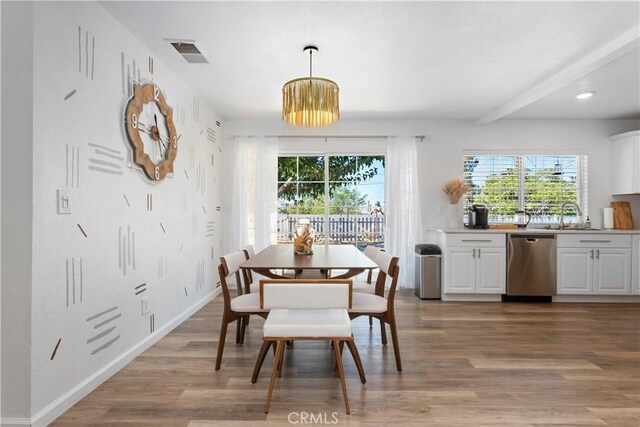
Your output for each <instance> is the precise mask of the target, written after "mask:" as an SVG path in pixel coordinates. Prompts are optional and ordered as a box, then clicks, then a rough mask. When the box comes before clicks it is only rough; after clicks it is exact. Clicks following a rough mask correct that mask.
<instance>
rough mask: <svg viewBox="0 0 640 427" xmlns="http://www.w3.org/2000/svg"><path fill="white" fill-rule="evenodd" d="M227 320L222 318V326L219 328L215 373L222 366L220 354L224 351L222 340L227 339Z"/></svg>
mask: <svg viewBox="0 0 640 427" xmlns="http://www.w3.org/2000/svg"><path fill="white" fill-rule="evenodd" d="M228 325H229V320H228V319H227V318H226V316H223V317H222V326H221V327H220V338H218V355H217V356H216V371H219V370H220V365H221V364H222V352H223V351H224V340H225V339H226V338H227V326H228Z"/></svg>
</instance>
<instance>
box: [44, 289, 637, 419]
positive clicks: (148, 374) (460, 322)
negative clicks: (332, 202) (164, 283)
mask: <svg viewBox="0 0 640 427" xmlns="http://www.w3.org/2000/svg"><path fill="white" fill-rule="evenodd" d="M397 302H398V304H397V307H398V309H397V319H398V328H399V337H400V349H401V353H402V361H403V368H404V369H403V372H401V373H399V372H397V370H396V367H395V361H394V355H393V348H392V346H391V344H389V345H387V346H382V345H381V343H380V328H379V326H378V325H377V321H376V323H375V324H374V327H373V328H372V329H370V328H369V325H368V319H366V318H359V319H357V320H356V321H354V323H353V330H354V336H355V341H356V344H357V346H358V349H359V352H360V357H361V359H362V363H363V365H364V369H365V372H366V374H367V383H366V385H362V384H360V382H359V380H358V374H357V370H356V367H355V364H354V363H353V360H352V359H351V357H350V355H349V354H348V353H345V357H344V368H345V376H346V378H347V388H348V393H349V400H350V403H351V414H350V415H347V414H345V413H344V406H343V404H342V398H341V391H340V383H339V380H338V377H337V374H336V372H335V370H334V364H333V361H332V358H331V349H330V346H329V345H328V344H327V343H321V342H296V343H295V344H294V345H293V346H291V347H288V348H287V350H286V351H285V354H284V369H283V373H282V378H279V379H278V381H277V382H276V386H275V390H274V397H273V402H272V405H271V410H270V412H269V414H268V415H266V414H264V402H265V400H266V396H267V386H268V376H269V373H270V371H271V363H272V360H273V356H272V354H268V355H267V358H266V360H265V363H264V366H263V372H261V376H260V377H259V379H258V381H257V383H256V384H251V382H250V377H251V373H252V370H253V365H254V363H255V359H256V357H257V355H258V351H259V349H260V345H261V337H262V325H263V323H264V321H263V320H262V319H258V318H255V319H251V323H250V325H249V327H248V329H247V335H246V338H245V343H244V345H237V344H235V342H234V339H235V329H233V328H232V333H230V334H228V337H227V342H226V346H225V352H224V358H223V362H222V369H221V370H220V371H217V372H216V371H214V362H215V352H216V349H217V346H218V334H219V328H220V321H221V313H222V300H221V299H220V298H217V299H215V300H214V301H212V302H211V303H210V304H208V305H207V306H206V307H204V308H203V309H202V310H200V311H199V312H198V313H196V314H195V315H194V316H193V317H191V318H190V319H188V320H187V321H185V322H184V323H183V324H181V325H180V326H178V327H177V328H176V329H174V330H173V331H172V332H171V333H170V334H169V335H167V336H166V337H165V338H163V339H162V340H160V341H159V342H158V343H157V344H155V345H154V346H152V347H151V348H149V349H148V350H147V351H145V352H144V353H143V354H142V355H140V356H139V357H138V358H136V359H135V360H134V361H132V362H131V363H130V364H129V365H127V366H126V367H125V368H124V369H122V370H121V371H120V372H118V373H117V374H116V375H114V376H113V377H111V378H110V379H109V380H107V381H106V382H105V383H104V384H102V385H101V386H100V387H98V388H97V389H96V390H94V391H93V392H92V393H90V394H89V395H88V396H86V397H85V398H84V399H83V400H81V401H80V402H78V403H77V404H76V405H75V406H74V407H73V408H71V409H70V410H69V411H67V412H66V413H65V414H63V415H62V416H61V417H59V418H58V419H57V420H56V421H55V422H54V423H53V425H57V426H86V425H92V426H93V425H98V426H132V425H135V426H185V427H187V426H188V427H208V426H229V427H234V426H243V427H244V426H258V427H260V426H280V425H291V424H290V421H291V419H290V417H291V416H294V417H295V416H298V415H299V414H300V413H303V412H305V413H308V414H321V415H322V416H327V417H331V415H332V414H333V413H334V412H335V413H336V416H337V418H338V421H339V422H338V425H345V426H380V427H391V426H393V427H396V426H399V427H401V426H412V427H413V426H419V425H428V426H430V427H431V426H465V427H468V426H474V427H476V426H518V427H524V426H530V427H533V426H549V425H553V426H556V427H558V426H562V425H566V426H577V425H585V426H587V425H592V426H599V425H611V426H616V427H638V426H639V425H640V305H638V304H617V305H616V304H518V303H492V302H490V303H463V302H452V303H448V302H447V303H443V302H440V301H420V300H418V299H417V298H415V296H414V295H413V293H412V292H410V291H403V292H400V295H399V296H398V300H397ZM296 414H298V415H296ZM329 420H330V418H329ZM294 421H295V420H294ZM298 421H299V419H298ZM298 424H300V423H298Z"/></svg>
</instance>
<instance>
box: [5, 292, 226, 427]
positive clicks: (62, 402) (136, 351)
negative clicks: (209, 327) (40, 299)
mask: <svg viewBox="0 0 640 427" xmlns="http://www.w3.org/2000/svg"><path fill="white" fill-rule="evenodd" d="M220 292H221V288H217V289H214V290H213V291H212V292H211V293H209V294H208V295H207V296H205V297H204V298H202V299H201V300H200V301H198V302H197V303H195V304H194V305H192V306H191V307H189V308H188V309H186V310H185V311H183V312H182V313H180V314H179V315H177V316H176V317H174V318H173V319H172V320H171V321H170V322H168V323H167V324H166V325H164V326H163V327H162V328H160V329H158V330H157V331H156V332H154V333H153V334H152V335H149V336H148V337H147V338H145V339H144V340H142V341H141V342H139V343H138V344H137V345H136V346H134V347H133V348H131V349H130V350H128V351H127V352H125V353H123V354H121V355H120V356H119V357H118V358H116V359H115V360H113V361H112V362H111V363H109V364H108V365H106V366H104V367H103V368H102V369H100V370H99V371H97V372H95V373H94V374H93V375H91V376H90V377H88V378H86V379H85V380H84V381H82V382H81V383H79V384H78V385H76V386H75V387H73V388H72V389H71V390H69V391H68V392H66V393H65V394H63V395H62V396H60V397H59V398H57V399H56V400H54V401H53V402H51V403H50V404H49V405H48V406H47V407H45V408H44V409H43V410H42V411H40V412H38V413H37V414H36V415H34V416H33V417H32V418H31V420H29V419H26V418H3V419H2V420H0V425H2V426H4V425H5V424H6V425H31V426H46V425H47V424H49V423H51V422H53V421H54V420H55V419H56V418H58V417H59V416H60V415H62V414H63V413H64V412H65V411H67V410H68V409H69V408H71V407H72V406H73V405H75V404H76V403H77V402H79V401H80V400H81V399H82V398H83V397H85V396H86V395H87V394H89V393H91V392H92V391H93V390H95V389H96V388H97V387H98V386H99V385H100V384H102V383H103V382H105V381H106V380H108V379H109V378H110V377H111V376H113V375H114V374H115V373H117V372H118V371H119V370H120V369H122V368H124V367H125V366H126V365H127V364H128V363H129V362H131V361H132V360H133V359H135V358H136V357H138V356H139V355H140V354H142V353H143V352H144V351H145V350H147V349H148V348H149V347H151V346H152V345H153V344H155V343H156V342H158V341H160V339H161V338H162V337H164V336H165V335H167V334H168V333H169V332H171V331H172V330H173V329H174V328H176V327H177V326H178V325H180V324H181V323H182V322H184V321H185V320H186V319H188V318H189V317H191V316H192V315H193V314H194V313H195V312H196V311H198V310H200V309H201V308H202V307H204V306H205V305H206V304H208V303H209V302H210V301H211V300H213V299H214V298H215V297H216V296H218V295H219V294H220Z"/></svg>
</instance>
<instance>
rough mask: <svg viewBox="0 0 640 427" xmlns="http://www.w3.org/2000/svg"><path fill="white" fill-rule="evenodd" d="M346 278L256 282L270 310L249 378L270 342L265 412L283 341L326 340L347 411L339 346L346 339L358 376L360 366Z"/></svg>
mask: <svg viewBox="0 0 640 427" xmlns="http://www.w3.org/2000/svg"><path fill="white" fill-rule="evenodd" d="M351 286H352V284H351V281H350V280H317V281H311V280H305V281H301V280H263V281H261V282H260V307H261V308H262V309H265V310H267V309H268V310H270V312H269V316H268V317H267V320H266V321H265V323H264V338H263V345H262V348H261V350H260V353H259V355H258V360H257V361H256V368H255V370H254V376H253V377H252V382H255V379H257V374H258V372H259V370H260V367H261V365H262V362H263V361H264V357H265V355H266V354H267V352H268V351H269V347H270V346H271V345H274V344H275V346H276V351H275V358H274V361H273V369H272V373H271V382H270V383H269V393H268V395H267V403H266V405H265V413H268V412H269V406H270V404H271V397H272V395H273V386H274V384H275V381H276V377H277V376H279V375H280V374H281V372H282V355H283V353H284V346H285V342H286V341H296V340H312V341H318V340H321V341H330V342H331V343H332V346H333V352H334V354H335V359H336V366H337V369H338V375H339V377H340V383H341V386H342V396H343V398H344V404H345V408H346V411H347V413H349V412H350V410H349V398H348V396H347V386H346V382H345V378H344V370H343V367H342V355H341V351H340V348H341V346H342V343H346V344H347V346H348V347H349V349H350V350H351V353H352V355H353V357H354V360H355V361H356V366H357V367H358V373H359V374H360V379H361V381H362V382H363V383H364V382H365V379H364V370H363V369H362V363H361V361H360V357H359V355H358V350H357V348H356V346H355V343H354V341H353V335H352V332H351V319H350V318H349V314H348V312H347V310H348V309H349V307H350V306H351V295H352V291H351Z"/></svg>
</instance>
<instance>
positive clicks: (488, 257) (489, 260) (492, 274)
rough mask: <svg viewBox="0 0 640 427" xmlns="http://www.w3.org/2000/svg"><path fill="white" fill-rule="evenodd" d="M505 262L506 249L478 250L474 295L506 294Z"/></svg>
mask: <svg viewBox="0 0 640 427" xmlns="http://www.w3.org/2000/svg"><path fill="white" fill-rule="evenodd" d="M506 260H507V253H506V249H500V248H478V257H477V258H476V293H478V294H503V293H505V292H506V283H507V280H506V274H507V266H506V262H507V261H506Z"/></svg>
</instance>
